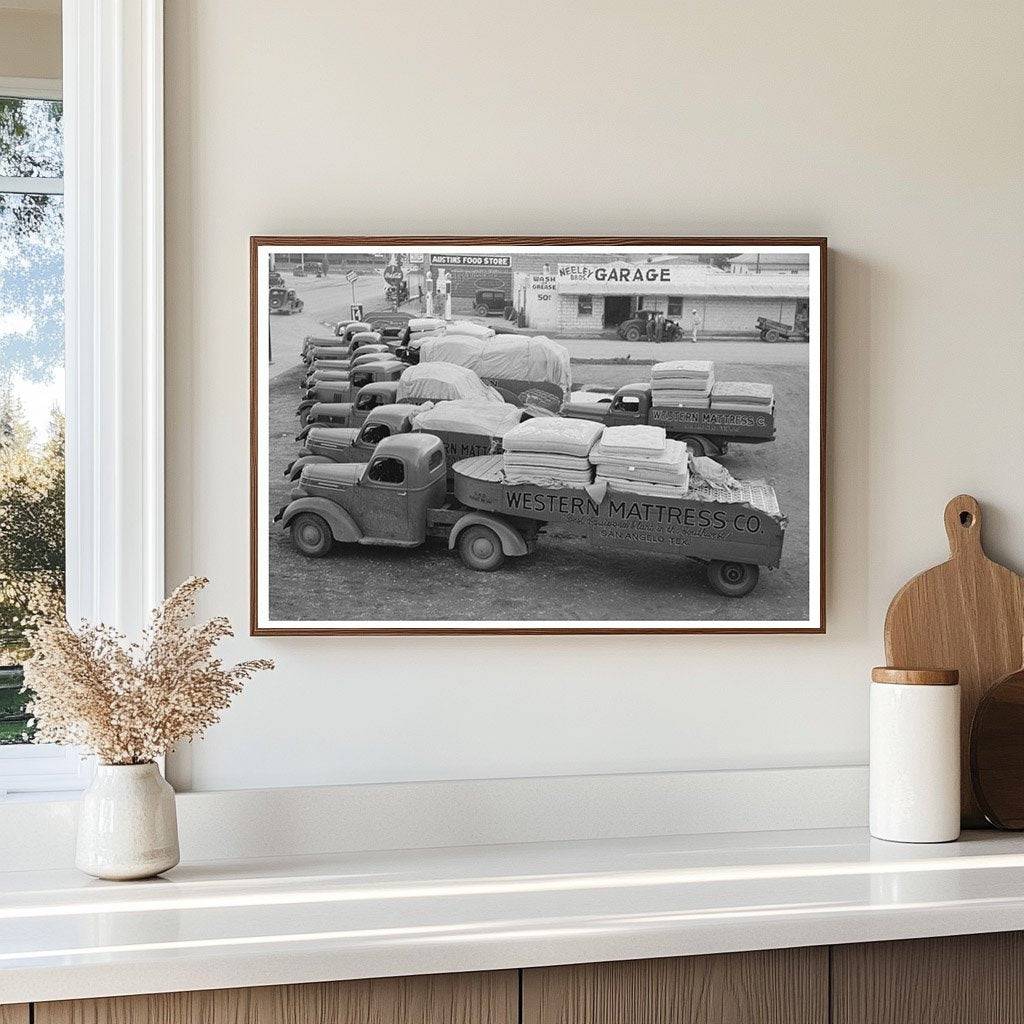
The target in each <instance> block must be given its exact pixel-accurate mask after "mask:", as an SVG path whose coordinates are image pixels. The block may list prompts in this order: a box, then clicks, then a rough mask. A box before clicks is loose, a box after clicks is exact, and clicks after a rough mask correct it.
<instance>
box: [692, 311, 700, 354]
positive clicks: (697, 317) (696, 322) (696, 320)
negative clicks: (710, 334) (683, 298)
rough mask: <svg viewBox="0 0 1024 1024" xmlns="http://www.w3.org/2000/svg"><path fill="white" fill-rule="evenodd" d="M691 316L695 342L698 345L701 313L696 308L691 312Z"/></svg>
mask: <svg viewBox="0 0 1024 1024" xmlns="http://www.w3.org/2000/svg"><path fill="white" fill-rule="evenodd" d="M690 317H691V319H692V320H693V343H694V345H696V344H697V332H698V331H699V330H700V314H699V313H698V312H697V310H695V309H694V310H692V311H691V312H690Z"/></svg>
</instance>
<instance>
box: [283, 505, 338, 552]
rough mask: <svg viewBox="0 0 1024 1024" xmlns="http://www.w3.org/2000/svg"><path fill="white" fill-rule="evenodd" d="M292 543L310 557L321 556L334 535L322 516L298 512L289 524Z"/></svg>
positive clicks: (328, 549)
mask: <svg viewBox="0 0 1024 1024" xmlns="http://www.w3.org/2000/svg"><path fill="white" fill-rule="evenodd" d="M289 529H290V530H291V534H292V543H293V544H294V545H295V546H296V547H297V548H298V549H299V550H300V551H301V552H302V553H303V554H304V555H308V556H309V557H310V558H323V556H324V555H326V554H327V552H328V551H330V550H331V545H332V544H334V535H333V534H332V533H331V528H330V526H328V525H327V520H326V519H324V517H323V516H318V515H317V514H316V513H315V512H300V513H299V514H298V515H297V516H296V517H295V518H294V519H293V520H292V521H291V523H290V524H289Z"/></svg>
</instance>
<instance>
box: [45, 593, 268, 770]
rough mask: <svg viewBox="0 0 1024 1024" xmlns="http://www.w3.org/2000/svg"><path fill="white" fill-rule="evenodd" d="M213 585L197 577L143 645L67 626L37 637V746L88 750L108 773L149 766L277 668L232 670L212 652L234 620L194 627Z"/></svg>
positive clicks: (54, 625)
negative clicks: (202, 597) (112, 767)
mask: <svg viewBox="0 0 1024 1024" xmlns="http://www.w3.org/2000/svg"><path fill="white" fill-rule="evenodd" d="M208 582H209V580H207V579H203V578H200V577H195V576H193V577H192V578H191V579H188V580H186V581H185V582H184V583H182V584H181V586H179V587H178V589H177V590H175V591H174V593H173V594H171V596H170V597H169V598H167V600H166V601H164V602H163V604H162V605H161V606H160V607H159V608H157V609H156V610H155V611H154V612H153V617H152V620H151V622H150V624H149V626H148V627H147V628H146V629H145V630H144V632H143V634H142V640H141V641H140V642H139V643H133V644H128V643H127V640H126V638H125V636H124V635H123V634H122V633H119V632H118V631H117V630H115V629H111V628H110V627H108V626H104V625H102V624H101V625H98V626H93V625H90V624H88V623H84V622H83V623H82V625H81V626H80V627H79V628H78V629H77V630H75V629H73V628H72V627H71V626H70V625H69V624H68V623H67V621H66V620H64V619H63V618H61V619H53V620H49V621H44V622H41V623H40V624H38V625H36V626H35V627H34V629H33V631H32V637H31V644H32V650H33V654H32V657H31V658H29V659H28V661H26V662H25V688H26V690H29V691H31V692H32V694H33V698H32V701H31V703H30V704H29V710H30V712H31V713H32V714H33V715H34V716H35V719H36V733H35V739H36V742H37V743H61V744H68V745H72V746H81V747H86V748H88V749H89V750H91V751H92V752H93V753H95V754H96V755H97V757H98V758H99V759H100V761H101V762H103V763H104V764H117V765H125V764H145V763H147V762H149V761H152V760H154V759H155V758H156V757H158V756H159V755H160V754H163V753H165V752H166V751H168V750H170V749H171V748H172V747H173V746H174V745H175V744H176V743H179V742H181V741H182V740H187V739H192V738H194V737H196V736H199V735H201V734H202V733H203V732H204V731H205V730H206V729H208V728H209V727H210V726H211V725H214V724H216V723H217V722H218V721H219V720H220V714H221V712H222V711H224V710H225V708H227V707H228V705H229V704H230V703H231V698H232V697H233V696H234V695H235V694H236V693H238V692H239V691H240V690H241V689H242V684H243V683H244V682H245V681H246V680H247V679H249V677H250V676H252V675H253V674H254V673H255V672H259V671H263V670H267V669H272V668H273V667H274V663H273V662H272V661H265V660H256V661H243V662H241V663H240V664H238V665H235V666H233V667H231V668H225V667H224V665H223V663H222V662H221V660H220V659H219V658H216V657H214V653H213V649H214V647H216V645H217V644H218V643H219V642H220V641H221V640H223V639H225V638H226V637H230V636H231V635H232V631H231V624H230V623H229V622H228V620H227V619H226V618H223V617H217V618H214V619H211V620H210V621H209V622H207V623H206V624H205V625H199V626H190V625H189V620H190V619H191V618H192V616H193V614H194V613H195V609H196V597H197V595H198V594H199V592H200V591H201V590H202V589H203V587H205V586H206V584H207V583H208Z"/></svg>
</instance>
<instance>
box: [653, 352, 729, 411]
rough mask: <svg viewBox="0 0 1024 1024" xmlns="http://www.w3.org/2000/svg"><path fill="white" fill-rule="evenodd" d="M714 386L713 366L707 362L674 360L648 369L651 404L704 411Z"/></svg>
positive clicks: (702, 360)
mask: <svg viewBox="0 0 1024 1024" xmlns="http://www.w3.org/2000/svg"><path fill="white" fill-rule="evenodd" d="M714 386H715V364H714V363H712V362H710V361H709V360H707V359H675V360H672V361H671V362H667V363H655V364H654V366H652V367H651V404H652V405H656V406H677V407H682V408H684V409H707V408H708V406H709V405H710V401H711V393H712V389H713V388H714Z"/></svg>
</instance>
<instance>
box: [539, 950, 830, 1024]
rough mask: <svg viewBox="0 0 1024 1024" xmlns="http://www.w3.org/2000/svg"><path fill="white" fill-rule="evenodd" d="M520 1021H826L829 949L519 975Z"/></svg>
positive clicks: (762, 1023)
mask: <svg viewBox="0 0 1024 1024" xmlns="http://www.w3.org/2000/svg"><path fill="white" fill-rule="evenodd" d="M522 1020H523V1024H707V1022H711V1021H714V1022H715V1024H755V1022H756V1024H827V1021H828V950H827V949H826V948H825V947H816V948H807V949H770V950H762V951H758V952H753V953H720V954H715V955H712V956H690V957H675V958H670V959H663V960H630V961H625V962H622V963H608V964H584V965H581V966H572V967H543V968H537V969H534V970H528V971H524V972H523V1017H522Z"/></svg>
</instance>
